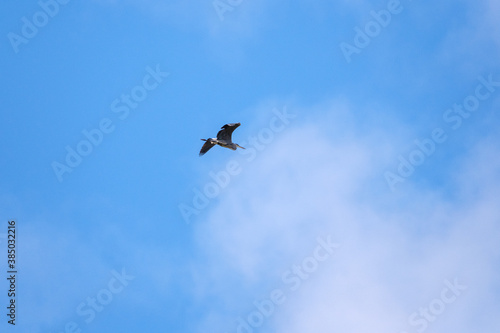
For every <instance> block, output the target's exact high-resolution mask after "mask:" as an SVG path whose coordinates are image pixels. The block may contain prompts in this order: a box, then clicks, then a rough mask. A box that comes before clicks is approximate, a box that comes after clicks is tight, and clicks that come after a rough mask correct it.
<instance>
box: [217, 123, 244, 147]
mask: <svg viewBox="0 0 500 333" xmlns="http://www.w3.org/2000/svg"><path fill="white" fill-rule="evenodd" d="M240 125H241V124H240V123H231V124H226V125H224V126H222V127H221V128H222V129H221V130H220V131H219V133H217V140H224V141H226V142H232V140H231V134H233V131H234V130H235V129H237V128H238V126H240Z"/></svg>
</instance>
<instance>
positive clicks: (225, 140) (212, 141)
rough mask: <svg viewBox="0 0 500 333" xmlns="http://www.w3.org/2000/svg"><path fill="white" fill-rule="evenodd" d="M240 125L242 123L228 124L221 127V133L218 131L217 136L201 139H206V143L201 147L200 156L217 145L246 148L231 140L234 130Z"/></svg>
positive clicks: (234, 148) (232, 148)
mask: <svg viewBox="0 0 500 333" xmlns="http://www.w3.org/2000/svg"><path fill="white" fill-rule="evenodd" d="M240 125H241V124H240V123H231V124H226V125H224V126H222V127H221V130H220V131H219V133H217V137H216V138H208V139H201V141H205V143H204V144H203V147H201V150H200V156H203V155H205V153H206V152H207V151H209V150H210V148H212V147H213V146H215V145H219V146H221V147H224V148H229V149H231V150H236V148H241V149H245V148H243V147H242V146H240V145H239V144H237V143H233V141H232V140H231V135H232V134H233V132H234V130H235V129H237V128H238V126H240Z"/></svg>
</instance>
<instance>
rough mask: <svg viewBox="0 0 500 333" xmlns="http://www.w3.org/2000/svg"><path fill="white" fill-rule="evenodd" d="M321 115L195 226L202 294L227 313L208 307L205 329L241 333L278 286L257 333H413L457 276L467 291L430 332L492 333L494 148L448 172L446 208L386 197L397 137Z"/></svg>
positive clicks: (499, 229)
mask: <svg viewBox="0 0 500 333" xmlns="http://www.w3.org/2000/svg"><path fill="white" fill-rule="evenodd" d="M290 108H291V109H293V108H292V107H290ZM328 109H329V110H331V111H328V112H323V113H319V112H313V116H311V117H310V118H311V121H309V122H308V123H306V124H303V125H298V126H295V127H293V128H289V129H287V130H286V133H284V134H283V136H281V137H280V138H278V139H276V140H275V141H274V142H273V143H272V144H271V145H270V146H269V147H268V148H266V150H265V151H264V152H262V153H261V155H259V156H258V158H257V159H256V160H255V161H254V162H252V164H251V165H250V164H249V165H245V166H244V167H243V169H244V170H243V172H242V173H241V175H240V176H239V178H237V179H234V180H232V183H231V184H230V186H229V187H228V189H227V190H226V192H225V193H223V194H221V196H220V202H219V204H218V206H217V207H216V208H214V209H213V210H212V211H210V212H208V211H207V212H205V213H206V214H208V215H207V217H206V219H205V220H204V221H201V222H199V223H198V224H197V225H196V226H195V227H196V228H197V232H198V240H199V242H200V247H201V249H202V250H203V251H204V252H205V253H206V255H207V259H208V264H207V265H208V266H209V267H210V274H208V275H207V276H206V278H207V279H208V280H209V281H210V282H209V283H207V288H208V291H206V292H208V293H211V292H215V293H216V295H217V297H218V298H219V299H220V300H222V302H223V303H224V304H226V307H225V308H226V310H222V309H220V310H219V311H217V310H214V308H213V307H212V313H211V315H210V318H211V319H212V320H207V321H206V322H205V323H204V329H205V330H206V329H212V328H214V329H215V328H217V329H224V330H225V331H227V332H235V329H236V324H235V322H234V320H236V317H237V316H242V317H244V316H246V315H247V314H248V313H250V312H251V311H253V310H255V307H254V305H253V304H252V302H253V301H254V300H262V299H263V298H265V297H268V295H269V292H270V291H271V290H272V289H273V288H281V289H282V290H284V291H286V292H287V294H286V295H287V300H286V302H285V303H284V304H283V305H280V306H279V307H277V308H276V311H275V313H274V314H273V315H272V316H271V317H270V318H269V319H267V321H266V324H265V325H271V326H273V331H276V332H332V331H340V332H345V331H352V332H374V331H376V332H400V331H407V332H409V333H410V332H416V329H417V326H415V325H410V324H409V322H408V318H409V316H410V315H411V314H412V313H413V312H415V311H419V308H421V307H427V306H429V304H430V302H432V301H433V300H434V299H437V298H439V297H440V294H441V291H442V289H443V288H444V287H445V282H444V281H445V280H448V281H451V282H453V281H454V280H455V279H458V281H459V282H460V283H462V284H465V285H466V286H467V290H466V291H464V292H463V293H462V294H461V295H460V296H459V297H458V298H457V299H456V301H454V302H453V303H451V304H447V306H446V309H445V310H444V311H443V313H442V314H440V315H439V320H437V321H436V322H429V323H428V329H429V331H430V332H431V331H433V330H434V331H439V330H445V331H451V330H452V329H453V331H456V332H470V331H472V330H474V329H475V328H476V327H477V326H476V323H477V322H482V325H483V326H481V327H482V328H484V329H485V330H486V331H495V328H496V329H497V330H498V328H499V327H498V326H499V324H498V321H496V320H495V319H494V315H493V314H494V313H495V311H498V310H499V308H500V302H499V299H498V295H496V296H493V294H492V293H493V292H494V290H495V289H497V288H498V283H497V282H496V280H495V276H498V268H497V267H498V265H497V264H498V259H497V258H498V255H499V254H500V253H499V250H498V246H497V243H498V242H497V241H498V239H499V236H500V226H499V225H498V220H499V218H500V211H499V210H498V208H497V207H498V204H497V198H498V192H499V190H498V189H499V188H500V187H499V185H500V184H499V180H500V177H499V170H500V165H499V163H500V160H499V159H498V157H497V156H498V153H499V151H498V149H496V148H494V147H495V146H494V145H493V144H487V143H483V142H480V143H478V144H477V146H475V147H474V149H471V150H470V152H467V153H465V154H464V155H463V158H464V162H463V163H462V165H461V166H460V167H458V169H454V170H450V181H451V182H453V183H454V185H455V186H456V188H457V189H458V191H457V193H455V194H454V195H453V196H451V197H453V199H450V198H449V196H447V195H445V194H443V193H442V192H443V189H434V190H429V189H422V188H421V187H419V186H414V185H416V184H414V183H412V179H411V178H410V179H408V183H409V184H408V186H407V188H406V189H405V190H401V191H399V192H398V193H395V194H394V193H392V192H390V190H389V189H388V187H387V186H384V185H385V184H384V183H383V182H380V179H382V178H383V171H384V169H385V168H386V166H387V165H388V164H389V163H391V162H392V161H391V160H390V159H389V160H387V158H388V157H389V156H391V155H392V152H391V149H390V148H388V145H387V143H388V142H398V141H399V140H401V138H404V136H400V135H399V134H397V132H396V131H391V128H390V125H388V126H386V127H384V130H385V133H386V134H381V132H378V133H376V134H374V133H371V132H370V131H367V132H365V133H364V134H362V133H359V129H357V125H356V124H354V123H353V122H351V121H350V120H349V112H347V113H342V112H336V110H341V109H345V106H342V105H338V104H337V106H336V104H335V103H333V104H332V105H331V107H330V108H328ZM304 113H305V112H304ZM324 119H328V123H327V124H326V123H325V121H324ZM331 119H336V122H335V123H330V122H329V121H330V120H331ZM327 129H328V130H331V131H335V130H336V129H338V133H339V134H340V135H339V134H335V133H333V134H332V133H330V132H328V131H327ZM353 133H356V135H352V134H353ZM478 170H479V171H478ZM413 181H414V180H413ZM471 191H472V193H474V194H473V195H470V194H469V193H471ZM202 220H203V219H202ZM326 235H332V238H333V239H334V240H335V241H337V242H339V243H341V244H342V246H341V248H340V249H339V250H338V251H337V252H336V253H335V255H334V256H333V257H332V258H331V259H329V260H328V261H325V262H324V263H321V264H320V265H319V267H318V269H317V271H316V272H314V273H312V274H311V277H310V278H308V279H307V280H305V281H304V283H302V285H301V286H300V288H299V289H298V290H297V291H289V286H288V285H287V284H286V283H284V282H283V280H282V274H283V272H285V271H286V270H287V269H289V268H290V266H291V265H292V264H294V263H300V261H301V260H302V259H303V258H304V257H306V256H308V255H310V253H311V250H312V249H313V248H314V244H315V240H316V237H318V236H326ZM228 309H232V310H233V311H231V310H228ZM228 313H230V315H228ZM479 314H482V315H484V317H482V319H478V318H477V316H478V315H479ZM488 315H489V316H488ZM213 318H217V320H213ZM227 318H232V319H231V322H230V323H227V322H225V323H223V319H224V320H227ZM484 318H487V319H486V320H485V319H484ZM206 325H214V326H213V327H207V326H206ZM221 325H222V326H221ZM267 327H270V326H267Z"/></svg>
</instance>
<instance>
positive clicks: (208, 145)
mask: <svg viewBox="0 0 500 333" xmlns="http://www.w3.org/2000/svg"><path fill="white" fill-rule="evenodd" d="M213 146H215V143H213V142H212V140H205V144H204V145H203V147H201V150H200V156H203V155H205V153H206V152H207V151H209V150H210V148H212V147H213Z"/></svg>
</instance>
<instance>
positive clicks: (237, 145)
mask: <svg viewBox="0 0 500 333" xmlns="http://www.w3.org/2000/svg"><path fill="white" fill-rule="evenodd" d="M236 147H238V148H241V149H246V148H245V147H242V146H240V145H239V144H236Z"/></svg>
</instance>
